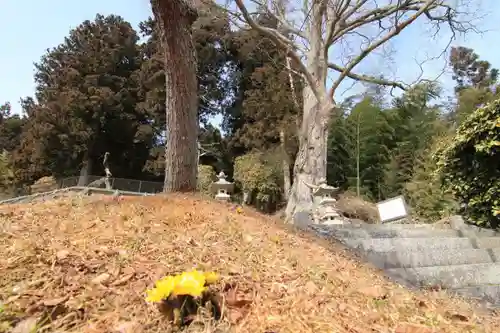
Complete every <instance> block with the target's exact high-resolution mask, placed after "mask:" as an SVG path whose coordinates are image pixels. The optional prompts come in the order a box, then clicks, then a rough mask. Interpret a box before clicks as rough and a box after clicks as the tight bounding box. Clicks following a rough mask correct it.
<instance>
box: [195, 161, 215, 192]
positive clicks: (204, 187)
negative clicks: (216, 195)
mask: <svg viewBox="0 0 500 333" xmlns="http://www.w3.org/2000/svg"><path fill="white" fill-rule="evenodd" d="M216 180H217V177H216V174H215V170H214V168H213V167H212V166H211V165H201V164H200V165H198V183H197V188H198V191H199V192H201V193H202V194H206V195H210V187H211V185H212V183H213V182H214V181H216Z"/></svg>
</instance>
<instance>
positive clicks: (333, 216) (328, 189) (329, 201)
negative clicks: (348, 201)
mask: <svg viewBox="0 0 500 333" xmlns="http://www.w3.org/2000/svg"><path fill="white" fill-rule="evenodd" d="M310 188H311V190H312V195H313V202H314V208H313V216H314V220H315V223H317V224H344V221H343V220H342V219H341V217H340V214H339V213H338V212H337V210H336V208H335V203H336V202H337V200H336V199H335V198H334V196H335V195H336V194H337V192H338V188H337V187H334V186H330V185H328V184H327V183H326V180H320V181H319V184H318V185H316V186H310Z"/></svg>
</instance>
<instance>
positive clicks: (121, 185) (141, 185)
mask: <svg viewBox="0 0 500 333" xmlns="http://www.w3.org/2000/svg"><path fill="white" fill-rule="evenodd" d="M101 179H103V177H102V176H89V177H88V178H87V182H85V183H81V182H80V177H69V178H64V179H62V180H60V181H59V182H58V183H59V188H66V187H72V186H89V185H91V186H92V187H100V188H105V187H106V184H105V183H104V181H102V182H99V180H101ZM109 182H110V184H111V188H112V189H113V190H119V191H130V192H140V193H160V192H162V191H163V183H160V182H150V181H144V180H136V179H125V178H109ZM92 183H94V184H92Z"/></svg>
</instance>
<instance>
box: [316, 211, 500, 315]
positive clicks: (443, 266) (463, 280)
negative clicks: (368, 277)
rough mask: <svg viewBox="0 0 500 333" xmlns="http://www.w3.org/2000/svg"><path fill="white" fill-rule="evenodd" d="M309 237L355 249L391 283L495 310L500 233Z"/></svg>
mask: <svg viewBox="0 0 500 333" xmlns="http://www.w3.org/2000/svg"><path fill="white" fill-rule="evenodd" d="M311 228H313V229H314V231H315V233H317V234H319V235H320V236H322V237H326V238H331V237H333V238H335V239H337V240H339V241H340V242H341V243H343V244H344V245H346V246H347V247H349V248H351V249H354V250H356V252H358V253H360V254H361V255H362V256H363V257H365V258H366V259H367V260H368V261H369V262H371V263H372V264H374V265H375V266H376V267H378V268H380V269H383V270H384V271H385V273H386V274H387V275H388V276H389V277H390V278H392V279H394V280H395V281H396V282H399V283H401V284H403V285H406V286H408V287H419V288H423V287H433V288H435V287H441V288H444V289H447V290H448V291H451V292H453V293H456V294H459V295H461V296H465V297H471V298H476V299H479V300H482V301H485V302H486V303H488V305H491V306H495V307H500V232H496V231H494V230H487V229H481V228H478V227H474V226H469V225H466V224H465V223H464V221H463V219H462V218H461V217H460V216H454V217H452V218H451V219H450V225H448V226H440V227H438V226H434V225H423V224H422V225H416V224H384V225H369V224H361V223H360V224H348V225H346V224H344V225H314V226H312V227H311Z"/></svg>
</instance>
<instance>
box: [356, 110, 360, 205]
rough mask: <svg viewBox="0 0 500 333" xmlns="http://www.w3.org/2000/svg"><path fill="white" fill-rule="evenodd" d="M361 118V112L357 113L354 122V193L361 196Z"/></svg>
mask: <svg viewBox="0 0 500 333" xmlns="http://www.w3.org/2000/svg"><path fill="white" fill-rule="evenodd" d="M360 119H361V112H359V113H358V121H357V124H356V195H357V196H358V197H360V196H361V189H360V187H361V178H360V177H359V158H360V152H359V148H360V147H359V146H360V144H359V126H360V124H359V122H360Z"/></svg>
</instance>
